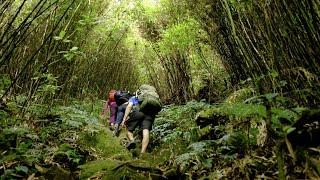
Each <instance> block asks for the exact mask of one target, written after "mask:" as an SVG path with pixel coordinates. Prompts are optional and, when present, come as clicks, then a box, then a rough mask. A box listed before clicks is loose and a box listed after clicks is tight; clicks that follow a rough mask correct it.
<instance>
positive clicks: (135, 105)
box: [129, 96, 139, 112]
mask: <svg viewBox="0 0 320 180" xmlns="http://www.w3.org/2000/svg"><path fill="white" fill-rule="evenodd" d="M129 103H132V111H133V112H135V111H139V99H138V97H137V96H132V97H131V98H130V99H129Z"/></svg>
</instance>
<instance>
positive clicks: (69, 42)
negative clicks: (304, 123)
mask: <svg viewBox="0 0 320 180" xmlns="http://www.w3.org/2000/svg"><path fill="white" fill-rule="evenodd" d="M155 2H156V1H155ZM126 3H127V4H130V3H131V7H130V6H129V7H127V6H125V5H124V4H126ZM143 3H144V1H142V0H141V1H129V0H127V1H107V0H105V1H104V0H99V2H92V1H90V0H89V1H78V0H56V1H53V0H38V1H28V0H20V1H2V2H1V6H0V10H1V11H0V12H1V13H0V19H1V24H0V25H1V26H0V42H1V49H0V65H1V76H2V77H1V78H2V81H3V82H4V83H3V84H4V85H3V86H4V87H2V89H3V92H2V100H3V101H4V100H5V99H6V98H7V97H10V95H12V94H16V93H24V94H27V96H28V99H29V100H31V99H33V98H34V97H35V94H37V93H38V94H41V98H40V99H42V101H46V100H53V99H64V100H66V99H67V97H81V96H82V94H92V95H98V96H99V97H103V96H104V95H105V92H106V91H107V90H108V89H110V88H120V89H130V90H133V89H134V88H135V87H136V86H137V84H139V83H141V82H148V83H151V84H153V85H154V86H156V87H157V88H158V89H159V91H160V94H161V96H162V97H163V100H164V101H165V102H167V103H170V102H173V103H185V102H187V101H189V100H191V99H193V98H195V97H196V96H197V92H198V90H199V89H200V88H201V87H202V86H208V87H209V89H210V90H209V91H208V92H207V93H208V94H209V96H210V99H211V101H213V102H214V101H220V100H222V99H224V97H226V95H227V93H228V92H229V93H230V92H232V91H233V90H236V89H239V88H242V87H248V86H250V87H254V88H255V93H256V94H266V93H281V95H283V96H287V97H291V98H292V99H294V100H293V101H294V102H295V103H296V104H305V105H308V106H314V105H317V104H318V100H319V99H318V97H319V95H318V94H317V91H315V90H316V89H317V88H318V84H319V81H318V76H319V63H318V61H319V38H320V34H319V33H320V32H319V28H318V27H319V22H320V21H319V2H318V1H316V0H310V1H307V0H303V1H296V0H295V1H287V0H282V1H252V0H248V1H235V0H214V1H211V0H210V1H209V0H201V1H184V0H180V1H177V0H166V1H160V2H158V4H157V5H155V7H156V8H154V7H153V8H152V7H151V8H150V7H147V6H144V5H143ZM172 4H174V6H172ZM38 99H39V98H38Z"/></svg>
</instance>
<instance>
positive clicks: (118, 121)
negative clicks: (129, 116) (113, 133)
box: [115, 104, 128, 125]
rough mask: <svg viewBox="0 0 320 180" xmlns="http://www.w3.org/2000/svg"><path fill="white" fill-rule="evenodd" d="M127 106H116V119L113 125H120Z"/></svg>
mask: <svg viewBox="0 0 320 180" xmlns="http://www.w3.org/2000/svg"><path fill="white" fill-rule="evenodd" d="M127 105H128V104H122V105H121V106H118V112H117V119H116V123H115V124H118V125H120V124H121V123H122V120H123V116H124V113H125V111H126V108H127Z"/></svg>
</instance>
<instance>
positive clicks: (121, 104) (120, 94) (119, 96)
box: [114, 90, 131, 136]
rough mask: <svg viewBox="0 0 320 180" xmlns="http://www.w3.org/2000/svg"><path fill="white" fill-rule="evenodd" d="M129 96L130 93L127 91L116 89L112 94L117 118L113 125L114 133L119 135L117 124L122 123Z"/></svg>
mask: <svg viewBox="0 0 320 180" xmlns="http://www.w3.org/2000/svg"><path fill="white" fill-rule="evenodd" d="M130 97H131V95H130V93H129V92H127V91H122V90H118V91H116V92H115V94H114V99H115V102H116V104H117V106H118V111H117V118H116V121H115V125H114V135H115V136H119V133H120V129H119V126H120V124H121V123H122V119H123V116H124V112H125V110H126V107H127V105H128V100H129V98H130Z"/></svg>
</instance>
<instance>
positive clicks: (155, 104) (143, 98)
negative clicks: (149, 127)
mask: <svg viewBox="0 0 320 180" xmlns="http://www.w3.org/2000/svg"><path fill="white" fill-rule="evenodd" d="M138 100H139V102H141V104H140V110H141V111H142V112H144V113H147V114H157V113H158V112H160V111H161V108H162V105H161V101H160V98H159V95H158V93H157V91H156V88H155V87H153V86H150V85H147V84H143V85H141V86H140V87H139V92H138Z"/></svg>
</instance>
